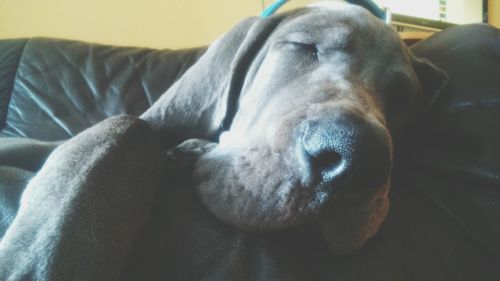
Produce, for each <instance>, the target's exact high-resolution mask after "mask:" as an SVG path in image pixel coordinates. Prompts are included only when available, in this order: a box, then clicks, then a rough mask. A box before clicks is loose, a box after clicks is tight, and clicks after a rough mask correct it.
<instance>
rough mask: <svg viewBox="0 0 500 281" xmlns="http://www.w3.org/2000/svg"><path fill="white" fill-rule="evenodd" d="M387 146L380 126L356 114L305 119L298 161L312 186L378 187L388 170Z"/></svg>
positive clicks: (386, 137) (389, 165)
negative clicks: (324, 184) (321, 184)
mask: <svg viewBox="0 0 500 281" xmlns="http://www.w3.org/2000/svg"><path fill="white" fill-rule="evenodd" d="M390 147H391V144H390V138H389V136H388V134H387V133H386V131H385V130H384V129H383V127H382V126H381V125H377V124H375V123H373V122H369V121H366V120H365V118H363V117H361V116H359V114H355V113H349V112H343V113H339V114H335V115H334V116H330V117H323V118H318V119H315V120H308V121H305V122H304V123H303V124H302V126H301V138H300V141H299V150H300V152H299V153H300V155H301V157H300V158H301V159H302V162H303V165H302V167H303V168H304V175H305V178H306V179H307V180H308V181H309V182H310V183H312V184H313V185H317V184H319V183H327V184H328V185H329V186H330V187H336V186H343V185H349V186H353V187H352V188H349V189H352V190H355V189H358V188H357V186H359V187H363V189H367V188H368V189H370V186H373V187H374V188H378V187H380V186H381V185H382V184H383V183H384V181H385V180H386V179H387V176H388V174H389V172H390V169H391V161H392V160H391V150H390ZM346 193H350V192H348V191H346Z"/></svg>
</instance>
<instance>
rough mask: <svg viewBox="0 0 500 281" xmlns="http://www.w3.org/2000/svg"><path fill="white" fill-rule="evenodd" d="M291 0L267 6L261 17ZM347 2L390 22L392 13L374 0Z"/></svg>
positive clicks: (350, 0)
mask: <svg viewBox="0 0 500 281" xmlns="http://www.w3.org/2000/svg"><path fill="white" fill-rule="evenodd" d="M288 1H289V0H277V1H275V2H274V3H272V4H271V5H269V7H267V8H266V9H265V10H264V11H262V13H261V14H260V17H261V18H267V17H269V16H271V15H272V14H274V13H275V12H276V11H277V10H278V9H279V8H281V6H283V5H285V4H286V2H288ZM346 1H347V2H349V3H351V4H355V5H358V6H361V7H364V8H365V9H367V10H368V11H370V12H371V13H372V14H374V15H375V16H376V17H378V18H380V19H382V20H384V21H386V22H390V13H389V12H388V11H387V10H384V9H381V8H380V7H379V6H378V5H377V4H376V3H375V2H373V1H372V0H346Z"/></svg>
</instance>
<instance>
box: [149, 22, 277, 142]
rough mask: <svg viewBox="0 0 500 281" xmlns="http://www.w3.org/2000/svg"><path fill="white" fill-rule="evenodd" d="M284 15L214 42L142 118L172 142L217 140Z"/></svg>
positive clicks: (246, 25) (238, 27) (246, 26)
mask: <svg viewBox="0 0 500 281" xmlns="http://www.w3.org/2000/svg"><path fill="white" fill-rule="evenodd" d="M284 17H286V15H277V16H273V17H270V18H266V19H259V18H250V19H247V20H244V21H242V22H240V23H239V24H238V25H236V26H235V27H234V28H233V29H231V30H230V31H229V32H228V33H226V34H225V35H223V36H222V37H220V38H219V39H218V40H216V41H215V42H214V43H213V44H212V45H210V47H209V48H208V50H207V51H206V53H205V54H204V55H203V56H202V57H201V58H200V59H199V61H198V62H196V63H195V64H194V65H193V66H192V67H191V68H190V69H189V70H188V71H186V73H185V74H184V75H183V76H182V77H181V78H180V79H179V80H178V81H177V82H176V83H175V84H174V85H173V86H172V87H171V88H170V89H168V90H167V92H165V93H164V94H163V95H162V96H161V97H160V99H159V100H158V101H156V102H155V103H154V104H153V105H152V106H151V108H149V109H148V110H147V111H146V112H145V113H144V114H142V115H141V118H142V119H144V120H145V121H146V122H147V123H148V124H149V125H150V126H151V127H152V128H153V129H154V130H155V131H158V132H159V133H160V134H161V135H162V137H163V138H164V139H165V142H166V143H167V144H168V145H174V144H176V143H179V142H181V141H183V140H185V139H188V138H202V139H210V140H213V139H216V138H217V135H218V134H219V133H220V132H221V129H222V128H225V127H227V126H228V125H230V122H231V121H232V117H233V116H234V114H235V111H236V107H237V102H238V99H239V94H240V91H241V88H242V86H243V83H244V80H245V77H246V73H247V71H248V69H249V67H250V65H251V63H252V61H253V59H254V57H255V56H256V55H257V53H258V52H259V50H260V48H261V47H262V46H263V45H264V43H265V41H266V40H267V38H268V37H269V35H270V34H271V33H272V31H273V30H274V29H275V28H276V26H277V25H278V24H279V23H280V22H281V21H282V19H283V18H284Z"/></svg>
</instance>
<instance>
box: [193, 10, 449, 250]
mask: <svg viewBox="0 0 500 281" xmlns="http://www.w3.org/2000/svg"><path fill="white" fill-rule="evenodd" d="M245 25H248V27H247V28H245V32H240V31H241V27H238V28H236V30H238V32H236V33H234V34H232V35H229V36H233V37H235V36H236V37H238V36H239V37H240V38H239V39H238V40H237V42H238V44H240V45H238V48H234V47H231V50H233V49H234V51H232V53H231V54H230V55H229V56H231V60H230V61H231V62H230V63H229V64H227V65H226V67H227V68H228V69H231V70H228V69H223V70H218V69H217V67H220V62H219V61H218V60H225V59H227V56H228V54H227V53H222V54H221V53H220V52H218V51H217V50H215V51H214V49H213V48H214V47H213V46H212V48H211V49H209V50H208V52H207V54H206V55H205V56H208V57H209V60H208V59H207V61H205V62H202V64H206V65H205V66H204V68H205V72H206V73H207V74H206V75H207V77H209V78H210V79H213V81H220V80H221V79H222V80H224V82H214V83H215V86H214V84H213V83H212V84H210V85H209V86H207V85H205V86H206V87H207V91H210V90H214V88H215V90H217V89H219V88H223V89H224V90H222V91H221V94H220V95H219V96H218V98H217V99H214V100H216V102H212V101H211V100H207V98H205V99H204V101H203V102H202V103H204V105H203V106H201V107H200V108H202V109H205V110H199V111H198V112H197V113H196V114H198V116H201V115H203V114H205V116H207V115H209V117H210V118H208V119H204V121H203V122H204V124H205V125H204V126H199V125H197V126H198V128H199V127H203V128H204V129H206V128H210V130H211V131H206V132H204V133H199V134H201V135H202V136H203V134H205V136H206V135H207V134H209V133H210V134H213V132H215V131H216V128H217V126H218V125H220V124H222V126H224V124H226V125H228V130H227V131H224V132H223V133H222V134H221V135H220V139H219V143H218V144H217V145H215V146H213V147H212V148H211V149H209V150H208V152H206V151H205V152H203V153H201V154H200V155H199V158H198V159H197V161H196V164H195V165H194V171H193V179H194V185H195V188H196V191H197V194H198V195H199V199H200V200H201V202H202V203H203V204H204V205H205V206H206V207H207V208H208V209H209V210H210V211H211V212H212V213H213V214H214V215H215V216H216V217H217V218H219V219H220V220H221V221H223V222H225V223H229V224H231V225H234V226H237V227H240V228H243V229H247V230H255V231H266V230H275V229H284V228H289V227H297V226H303V225H309V226H313V227H317V229H319V231H321V232H322V233H323V235H324V237H325V240H326V241H327V242H328V245H329V246H330V248H331V250H332V251H334V252H336V253H344V252H349V251H352V250H353V249H356V248H358V247H360V246H361V245H362V244H363V243H364V242H365V241H366V240H367V239H368V238H369V237H371V236H372V235H373V234H374V233H375V232H376V231H377V230H378V228H379V226H380V224H381V223H382V221H383V219H384V218H385V216H386V214H387V211H388V206H389V200H388V190H389V186H390V176H391V168H392V159H393V146H392V137H391V135H392V133H393V132H394V131H395V130H398V128H400V127H401V126H402V125H403V124H404V123H405V122H406V121H407V120H409V119H410V118H411V117H412V116H413V115H414V114H415V113H416V112H418V111H419V110H420V109H421V108H422V106H423V105H424V104H425V103H427V102H429V100H430V99H432V97H431V96H429V94H431V93H432V92H434V90H436V89H437V88H439V87H440V86H441V85H442V83H443V81H444V80H445V75H444V74H443V73H442V72H440V71H439V70H437V69H436V68H434V67H433V66H432V65H430V64H428V63H426V62H423V61H420V60H417V59H415V58H414V57H413V56H412V55H411V54H410V53H409V51H408V49H407V48H406V47H405V45H404V44H403V43H402V42H401V40H400V39H399V36H398V34H397V33H396V32H395V31H394V30H393V29H392V28H391V27H390V26H388V25H386V24H385V23H384V22H382V21H380V20H379V19H377V18H375V17H374V16H372V15H371V14H370V13H369V12H367V11H366V10H364V9H363V8H360V7H357V6H353V5H349V4H344V3H337V2H335V3H334V4H327V5H319V6H315V7H308V8H305V9H301V10H297V11H293V12H290V13H288V14H284V15H279V16H275V17H271V18H270V19H265V20H252V21H251V22H247V23H246V24H245ZM232 32H234V31H232ZM230 34H231V33H230ZM227 36H228V35H226V38H227ZM224 40H226V39H224V38H223V39H221V40H219V42H218V43H216V45H215V46H216V47H215V48H223V47H224V48H228V46H221V45H220V42H221V41H222V42H224ZM226 43H227V42H226ZM233 43H234V41H233ZM217 54H219V56H218V55H217ZM210 61H211V62H212V66H217V67H214V68H210V65H211V64H210ZM228 66H231V67H228ZM217 71H221V73H225V75H226V76H224V77H219V76H221V74H214V73H210V72H217ZM231 71H232V72H231ZM200 72H201V71H200ZM214 77H216V78H214ZM220 85H226V86H224V87H221V86H220ZM199 86H200V85H197V87H199ZM201 86H203V85H201ZM235 92H236V94H235ZM206 95H210V93H208V92H207V93H206ZM235 96H236V97H237V98H235ZM193 102H196V101H192V102H191V103H193ZM200 103H201V102H200ZM207 108H210V110H208V109H207ZM214 108H215V110H214ZM206 112H213V113H212V114H206ZM221 112H222V113H223V114H220V113H221ZM184 117H185V116H184ZM207 120H208V121H207ZM228 120H229V122H228ZM197 122H198V123H197V124H199V123H200V121H197ZM214 124H215V125H214ZM193 130H195V129H193ZM187 147H190V148H192V143H191V146H189V145H188V146H187ZM187 150H189V149H187Z"/></svg>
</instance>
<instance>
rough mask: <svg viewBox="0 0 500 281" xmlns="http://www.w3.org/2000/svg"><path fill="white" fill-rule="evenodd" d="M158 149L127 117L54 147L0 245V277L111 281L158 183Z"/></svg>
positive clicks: (142, 126)
mask: <svg viewBox="0 0 500 281" xmlns="http://www.w3.org/2000/svg"><path fill="white" fill-rule="evenodd" d="M162 151H163V149H162V144H161V142H160V141H159V140H158V139H157V138H156V136H155V135H154V134H153V133H152V132H151V130H150V129H149V127H148V126H147V125H146V124H145V123H144V122H143V121H140V120H138V119H137V118H134V117H127V116H122V117H114V118H110V119H107V120H105V121H103V122H101V123H99V124H98V125H96V126H94V127H92V128H90V129H88V130H86V131H84V132H82V133H81V134H79V135H77V136H76V137H75V138H73V139H71V140H69V141H67V142H65V143H64V144H62V145H60V146H59V147H57V148H56V149H55V150H54V151H53V153H52V154H51V155H50V156H49V158H48V159H47V161H46V162H45V164H44V165H43V167H42V168H41V170H40V171H39V172H38V173H37V175H36V176H35V177H33V179H32V180H31V181H30V183H29V184H28V186H27V187H26V189H25V191H24V193H23V195H22V198H21V203H20V206H19V211H18V213H17V216H16V217H15V219H14V221H13V222H12V224H11V225H10V227H9V228H8V229H7V231H6V233H5V236H4V237H3V239H2V240H1V241H0V261H1V262H0V280H3V281H9V280H37V281H49V280H50V281H59V280H60V281H63V280H92V281H99V280H102V281H111V280H116V278H117V276H118V275H119V273H120V271H121V267H122V264H123V262H124V259H125V258H126V256H127V254H128V251H129V249H130V245H131V243H132V241H133V239H134V238H135V237H136V235H137V233H138V231H139V230H140V228H141V227H142V225H143V223H144V221H145V219H146V217H147V215H148V212H149V207H150V205H151V204H150V203H151V200H152V196H153V193H154V191H155V189H156V187H158V186H159V185H160V180H161V177H160V173H161V171H162V169H163V168H162V166H163V164H162Z"/></svg>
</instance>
